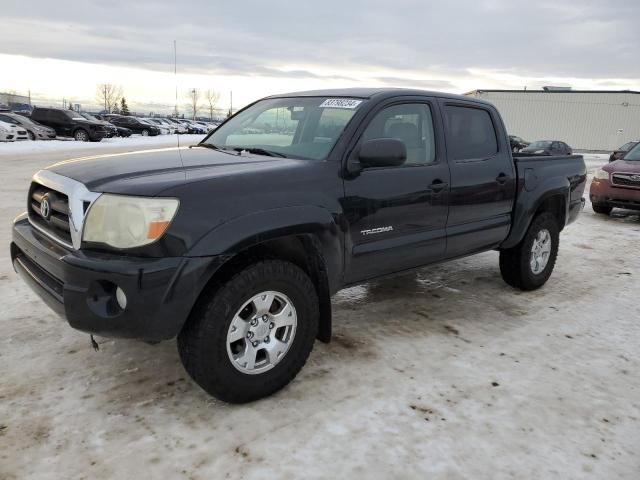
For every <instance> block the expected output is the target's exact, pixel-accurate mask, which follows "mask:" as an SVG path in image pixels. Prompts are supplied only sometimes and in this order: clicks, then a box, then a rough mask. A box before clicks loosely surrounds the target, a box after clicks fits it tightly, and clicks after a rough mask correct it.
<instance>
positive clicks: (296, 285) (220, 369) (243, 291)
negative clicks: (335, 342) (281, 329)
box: [178, 260, 319, 403]
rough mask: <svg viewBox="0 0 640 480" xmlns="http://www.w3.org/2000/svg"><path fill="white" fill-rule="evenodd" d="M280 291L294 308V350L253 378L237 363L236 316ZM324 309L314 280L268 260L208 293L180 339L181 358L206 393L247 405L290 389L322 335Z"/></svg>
mask: <svg viewBox="0 0 640 480" xmlns="http://www.w3.org/2000/svg"><path fill="white" fill-rule="evenodd" d="M268 290H273V291H278V292H282V293H283V294H285V295H286V296H287V297H289V299H290V300H291V302H292V303H293V305H294V307H295V309H296V313H297V317H298V320H297V326H296V333H295V336H294V338H293V340H292V344H291V346H290V347H289V350H288V351H287V353H286V354H285V356H284V357H283V358H282V360H280V361H279V363H277V364H275V365H274V366H273V368H271V369H270V370H267V371H265V372H263V373H258V374H247V373H243V372H241V371H240V370H238V369H237V368H236V367H234V365H233V364H232V363H231V359H230V358H229V355H228V354H227V332H228V330H229V327H230V324H231V321H232V319H233V316H234V315H235V314H236V312H237V311H238V310H239V309H240V308H241V307H242V305H243V304H244V303H245V302H246V301H248V300H249V299H251V298H252V297H253V296H254V295H257V294H259V293H260V292H263V291H268ZM318 318H319V307H318V297H317V294H316V290H315V287H314V285H313V283H312V282H311V279H310V278H309V276H308V275H307V274H306V273H305V272H304V271H302V270H301V269H300V268H298V267H297V266H296V265H294V264H292V263H290V262H286V261H279V260H265V261H260V262H258V263H255V264H253V265H250V266H248V267H246V268H245V269H244V270H241V271H240V272H239V273H237V274H236V275H234V276H233V277H232V278H231V279H230V280H229V281H227V282H225V283H224V284H223V285H219V286H217V287H216V286H213V287H211V288H209V289H207V290H206V291H205V292H204V293H203V295H202V296H201V300H200V301H199V302H198V304H197V306H196V307H195V308H194V311H193V312H192V314H191V316H190V318H189V320H188V321H187V323H186V324H185V326H184V328H183V330H182V332H180V334H179V335H178V351H179V353H180V359H181V360H182V364H183V365H184V367H185V369H186V371H187V372H188V373H189V375H190V376H191V378H193V380H195V382H196V383H197V384H198V385H200V386H201V387H202V388H203V389H204V390H205V391H206V392H208V393H209V394H211V395H213V396H214V397H216V398H219V399H220V400H223V401H226V402H229V403H245V402H251V401H253V400H257V399H260V398H262V397H265V396H267V395H270V394H272V393H274V392H276V391H278V390H280V389H281V388H283V387H284V386H285V385H287V384H288V383H289V382H290V381H291V380H293V378H294V377H295V376H296V375H297V374H298V372H299V371H300V369H301V368H302V367H303V366H304V364H305V362H306V360H307V358H308V356H309V354H310V353H311V350H312V348H313V343H314V340H315V338H316V335H317V332H318Z"/></svg>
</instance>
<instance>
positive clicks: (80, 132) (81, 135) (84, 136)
mask: <svg viewBox="0 0 640 480" xmlns="http://www.w3.org/2000/svg"><path fill="white" fill-rule="evenodd" d="M73 138H74V139H75V140H76V141H77V142H88V141H89V132H87V131H86V130H85V129H83V128H79V129H77V130H76V131H75V132H73Z"/></svg>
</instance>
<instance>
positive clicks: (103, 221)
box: [82, 193, 180, 248]
mask: <svg viewBox="0 0 640 480" xmlns="http://www.w3.org/2000/svg"><path fill="white" fill-rule="evenodd" d="M179 205H180V202H179V201H178V200H177V199H175V198H144V197H127V196H124V195H110V194H106V193H105V194H102V195H101V196H100V197H98V199H97V200H96V201H95V203H94V204H93V205H91V208H90V209H89V213H88V214H87V218H86V220H85V225H84V231H83V234H82V240H83V241H86V242H99V243H105V244H107V245H110V246H112V247H115V248H133V247H140V246H142V245H147V244H149V243H153V242H155V241H156V240H158V239H159V238H160V237H161V236H162V235H163V234H164V232H165V231H166V230H167V228H168V227H169V224H170V223H171V220H173V217H174V216H175V214H176V212H177V211H178V206H179Z"/></svg>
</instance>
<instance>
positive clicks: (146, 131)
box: [140, 129, 149, 137]
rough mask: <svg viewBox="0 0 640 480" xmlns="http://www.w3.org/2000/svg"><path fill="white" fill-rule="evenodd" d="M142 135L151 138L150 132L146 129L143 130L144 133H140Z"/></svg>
mask: <svg viewBox="0 0 640 480" xmlns="http://www.w3.org/2000/svg"><path fill="white" fill-rule="evenodd" d="M140 133H141V134H142V136H143V137H148V136H149V130H147V129H144V130H142V132H140Z"/></svg>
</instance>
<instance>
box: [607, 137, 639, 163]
mask: <svg viewBox="0 0 640 480" xmlns="http://www.w3.org/2000/svg"><path fill="white" fill-rule="evenodd" d="M638 143H640V140H633V141H631V142H627V143H625V144H624V145H622V146H621V147H620V148H618V149H617V150H614V151H613V152H611V155H609V163H611V162H615V161H616V160H620V159H621V158H622V157H624V155H625V153H627V152H628V151H629V150H631V149H632V148H633V147H635V146H636V145H638Z"/></svg>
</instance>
